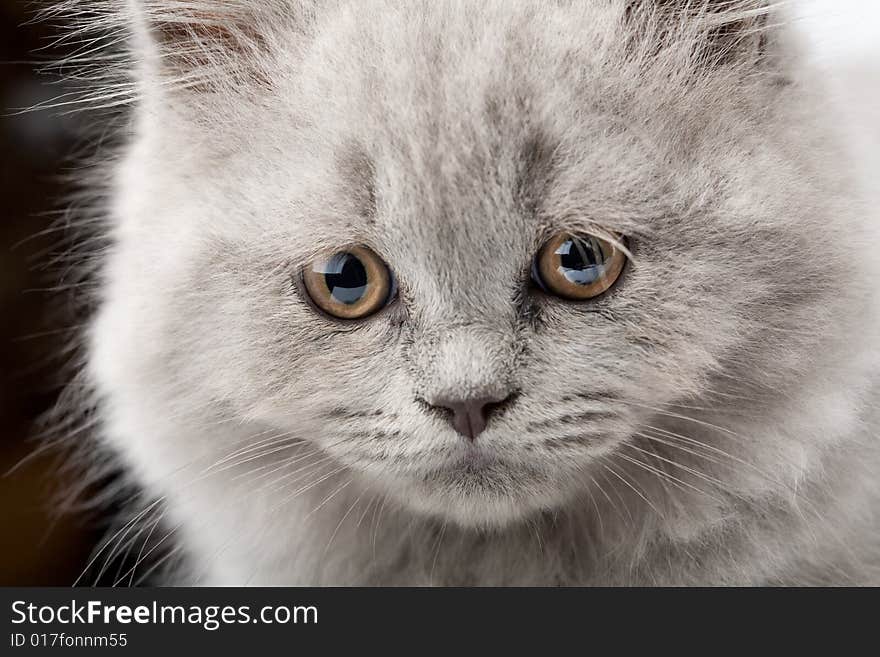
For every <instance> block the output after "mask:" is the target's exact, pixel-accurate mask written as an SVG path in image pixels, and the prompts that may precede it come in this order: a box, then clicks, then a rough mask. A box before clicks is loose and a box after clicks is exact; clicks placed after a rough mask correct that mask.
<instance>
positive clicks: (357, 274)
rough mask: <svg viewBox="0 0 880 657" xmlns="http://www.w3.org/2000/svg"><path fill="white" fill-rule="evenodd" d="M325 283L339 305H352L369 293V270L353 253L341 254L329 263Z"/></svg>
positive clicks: (325, 272)
mask: <svg viewBox="0 0 880 657" xmlns="http://www.w3.org/2000/svg"><path fill="white" fill-rule="evenodd" d="M326 267H327V268H326V270H325V271H324V281H325V282H326V284H327V289H328V290H330V294H331V295H332V296H333V298H334V299H335V300H336V301H338V302H339V303H344V304H347V305H352V304H355V303H357V302H358V301H360V300H361V299H362V298H363V297H364V294H366V292H367V286H368V284H369V281H368V279H367V270H366V268H365V267H364V263H362V262H361V261H360V260H359V259H358V258H357V257H355V256H353V255H352V254H351V253H339V254H337V255H335V256H333V257H332V258H331V259H330V261H329V262H328V263H327V266H326Z"/></svg>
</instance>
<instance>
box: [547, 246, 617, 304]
mask: <svg viewBox="0 0 880 657" xmlns="http://www.w3.org/2000/svg"><path fill="white" fill-rule="evenodd" d="M625 264H626V254H625V253H623V252H622V251H621V250H620V249H619V248H617V247H616V246H615V245H614V244H612V243H611V242H609V241H607V240H603V239H601V238H599V237H595V236H593V235H572V234H569V233H559V234H558V235H555V236H553V237H552V238H551V239H550V240H548V241H547V242H546V243H545V244H544V246H542V247H541V249H540V251H538V255H537V256H535V260H534V263H533V264H532V279H533V280H534V281H535V283H537V284H538V286H540V288H541V289H542V290H544V291H545V292H547V293H549V294H553V295H555V296H558V297H561V298H563V299H568V300H570V301H586V300H587V299H593V298H594V297H597V296H599V295H600V294H602V293H603V292H605V291H606V290H608V288H610V287H611V286H612V285H614V282H615V281H616V280H617V279H618V278H619V277H620V274H621V272H622V271H623V266H624V265H625Z"/></svg>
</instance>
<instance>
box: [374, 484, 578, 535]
mask: <svg viewBox="0 0 880 657" xmlns="http://www.w3.org/2000/svg"><path fill="white" fill-rule="evenodd" d="M493 484H494V485H493ZM390 494H391V497H392V498H394V499H395V500H396V501H397V503H398V504H399V505H400V506H401V507H402V508H404V509H407V510H409V511H411V512H413V513H415V514H417V515H421V516H426V517H429V518H433V519H435V520H439V521H441V522H450V523H454V524H455V525H458V526H459V527H461V528H464V529H479V530H502V529H507V528H510V527H512V526H515V525H519V524H522V523H524V522H526V521H527V520H529V519H530V518H534V517H535V516H537V515H539V514H541V513H545V512H548V511H552V510H554V509H558V508H560V507H562V506H563V505H564V504H565V503H566V501H567V500H568V498H569V496H568V495H566V494H565V493H564V492H563V491H560V490H551V489H549V488H548V487H547V486H546V485H538V484H537V483H536V482H521V483H513V482H512V481H509V480H508V481H506V482H504V484H502V483H501V482H500V481H494V482H492V481H489V480H482V481H475V480H473V479H472V478H470V477H468V476H467V475H461V476H460V477H458V478H454V477H452V476H451V477H449V478H448V480H447V481H446V482H444V483H443V484H438V483H437V482H436V481H435V482H431V483H426V482H419V483H417V484H409V485H405V486H400V487H399V488H398V487H395V488H394V489H392V490H391V491H390Z"/></svg>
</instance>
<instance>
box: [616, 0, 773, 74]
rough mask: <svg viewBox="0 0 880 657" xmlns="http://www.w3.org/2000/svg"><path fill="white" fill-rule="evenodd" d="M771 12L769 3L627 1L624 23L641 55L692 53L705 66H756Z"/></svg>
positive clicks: (762, 52)
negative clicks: (667, 50)
mask: <svg viewBox="0 0 880 657" xmlns="http://www.w3.org/2000/svg"><path fill="white" fill-rule="evenodd" d="M775 4H779V3H775ZM773 9H774V3H773V2H772V1H771V0H626V20H627V22H628V23H629V24H630V26H631V27H632V28H634V34H635V40H636V42H637V44H638V46H640V48H642V49H645V48H647V49H653V50H654V51H655V52H656V51H660V50H662V49H665V48H671V49H674V48H678V49H679V50H680V51H684V49H689V51H690V52H689V54H690V56H691V58H692V60H694V61H696V62H697V63H699V64H702V65H705V66H718V65H725V64H738V63H752V64H757V63H758V62H759V61H761V60H762V59H763V58H764V56H765V55H766V54H767V51H768V42H769V33H770V31H771V28H772V22H771V19H770V15H771V13H772V11H773Z"/></svg>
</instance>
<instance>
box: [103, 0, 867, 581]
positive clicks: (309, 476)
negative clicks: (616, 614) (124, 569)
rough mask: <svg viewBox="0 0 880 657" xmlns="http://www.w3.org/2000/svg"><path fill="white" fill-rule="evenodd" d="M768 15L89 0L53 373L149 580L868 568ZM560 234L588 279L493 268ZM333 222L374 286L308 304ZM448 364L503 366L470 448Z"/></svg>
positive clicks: (511, 577) (832, 255)
mask: <svg viewBox="0 0 880 657" xmlns="http://www.w3.org/2000/svg"><path fill="white" fill-rule="evenodd" d="M100 6H105V5H100ZM767 12H768V8H767V3H764V2H758V1H752V2H743V1H737V2H721V1H714V2H707V3H702V2H690V3H688V2H684V1H683V0H682V1H681V2H649V1H648V0H645V1H644V2H640V1H636V2H624V1H623V0H596V1H591V2H574V1H571V2H564V1H558V2H551V1H550V0H518V1H517V2H501V1H486V2H476V1H474V2H469V1H465V0H462V1H458V2H451V1H450V2H434V1H431V2H428V1H418V0H412V1H409V2H390V1H389V2H384V1H383V2H378V1H377V2H330V1H328V2H315V3H309V2H294V1H293V0H259V1H258V2H252V3H251V2H248V3H245V2H238V1H233V0H229V1H223V2H221V1H219V0H217V1H211V2H208V1H205V2H194V1H193V2H184V1H179V2H178V1H176V0H142V1H137V2H135V1H134V0H133V1H132V2H131V4H130V7H129V9H128V11H126V12H123V13H117V12H114V11H107V12H106V13H104V14H103V16H105V18H103V19H101V20H105V21H106V25H105V27H108V28H109V29H117V28H118V29H120V30H123V31H125V33H126V34H128V38H129V43H130V44H132V45H131V49H132V50H131V55H132V56H131V60H132V61H133V62H135V63H136V67H135V68H134V72H135V78H134V80H135V82H136V84H135V86H134V87H132V89H134V92H133V94H132V95H133V96H134V98H133V102H134V105H135V123H134V126H133V129H132V136H131V139H130V140H129V142H128V143H127V145H126V147H125V149H124V151H123V153H122V154H121V156H120V159H119V162H118V163H117V164H116V165H115V168H114V175H113V179H112V183H111V198H112V202H111V205H110V207H109V209H108V211H109V213H110V216H111V217H112V230H111V237H112V239H113V247H112V249H111V251H110V253H109V256H108V258H107V260H106V262H105V264H104V267H103V277H102V288H101V306H100V312H99V314H98V316H97V318H96V320H95V322H94V324H93V325H92V327H91V332H90V342H89V345H90V347H89V349H90V357H89V365H88V374H89V377H90V380H91V381H92V383H93V385H94V387H95V389H96V390H97V393H98V395H99V396H100V398H101V402H100V408H101V412H102V417H103V421H104V430H103V439H104V440H105V442H106V443H107V444H109V445H111V446H112V447H113V449H115V450H116V451H118V453H119V454H120V457H121V458H122V459H123V461H124V462H125V463H126V464H127V466H128V467H129V468H130V469H131V470H132V472H133V473H134V475H135V476H136V477H137V478H138V479H139V480H140V481H141V482H142V484H143V485H144V486H145V487H146V488H147V490H148V491H150V493H151V494H152V495H154V496H156V497H157V498H160V499H162V500H163V503H164V505H165V506H166V508H167V511H166V513H167V517H168V518H169V519H170V524H171V525H172V526H173V527H175V528H176V529H177V534H178V537H179V540H180V541H181V544H182V545H183V546H184V547H185V549H186V550H187V552H188V553H189V554H190V555H191V563H192V570H191V572H190V573H189V574H188V575H187V577H186V578H183V579H181V581H183V582H186V581H194V582H199V583H212V584H221V583H222V584H478V585H482V584H486V585H489V584H527V585H533V584H564V585H571V584H675V585H678V584H783V583H785V584H819V583H834V584H847V583H859V584H868V583H875V584H878V583H880V536H878V527H880V525H878V523H880V518H878V510H880V506H878V498H880V480H878V478H877V476H876V469H877V465H878V463H880V444H878V441H877V437H876V427H877V423H878V418H877V407H876V398H877V388H876V385H877V363H876V358H877V345H878V336H877V335H876V326H877V323H876V312H877V297H876V293H875V291H874V285H875V281H876V280H877V277H876V275H877V272H876V271H875V269H876V260H877V258H876V256H875V254H876V252H877V251H876V247H877V243H876V234H875V231H876V219H877V217H876V216H875V215H873V214H872V212H873V208H868V207H867V205H866V204H865V203H863V202H861V201H860V200H859V199H860V198H861V194H862V192H861V191H860V190H859V189H858V188H857V185H856V180H857V178H856V174H855V171H854V170H853V168H852V166H851V165H850V164H849V162H850V160H849V157H848V155H847V152H846V149H845V147H844V145H843V144H842V142H841V140H840V138H839V136H838V135H837V130H836V127H835V126H834V125H833V122H832V121H831V120H830V114H829V112H828V110H827V108H826V107H825V103H824V100H823V93H822V89H821V86H820V85H818V84H817V82H816V80H815V79H813V78H811V77H810V75H809V73H808V72H807V71H804V70H801V69H800V68H799V67H798V66H797V65H796V60H797V53H798V48H799V45H798V44H797V42H796V40H795V39H794V38H792V37H790V36H789V35H788V32H787V31H786V30H785V29H782V28H778V27H777V24H778V23H779V22H780V20H781V19H780V15H779V14H776V13H772V12H771V13H769V15H768V13H767ZM783 16H784V14H783ZM169 24H173V26H174V28H173V29H170V28H168V25H169ZM869 210H870V211H869ZM560 230H585V231H590V232H595V231H614V232H618V233H622V234H624V235H626V236H627V238H628V240H629V241H628V244H629V247H630V250H631V256H632V261H631V262H630V264H629V266H628V268H627V270H626V271H625V273H624V277H623V279H622V280H621V281H620V282H619V284H618V285H617V286H616V287H615V288H614V290H613V291H612V292H611V293H610V294H608V295H605V296H603V297H601V298H599V299H597V300H596V301H594V302H589V303H582V304H572V303H569V302H563V301H560V300H557V299H554V298H550V297H548V296H546V295H543V294H541V293H539V292H536V291H534V290H533V289H530V288H529V286H528V271H529V265H530V262H531V259H532V258H533V256H534V254H535V253H536V251H537V250H538V248H539V247H540V245H541V244H542V242H543V241H544V240H545V239H546V238H548V237H549V236H550V235H552V234H553V233H555V232H558V231H560ZM350 243H359V244H365V245H368V246H370V247H371V248H373V249H374V250H375V251H376V252H377V253H378V254H380V255H381V256H382V257H383V258H384V259H385V260H386V261H387V262H388V263H389V265H390V267H391V268H392V269H393V270H394V271H395V273H396V274H397V276H398V279H399V283H400V299H399V301H398V302H397V303H395V304H393V305H392V306H390V307H389V308H387V309H386V310H385V311H383V312H382V313H380V314H378V315H377V316H375V317H373V318H370V319H369V320H367V321H364V322H362V323H359V324H338V323H334V322H333V321H330V320H328V319H326V318H324V317H322V316H320V315H318V314H316V313H315V312H314V311H313V310H312V309H311V307H310V306H309V304H308V303H307V302H306V301H305V300H304V299H303V297H302V293H301V292H300V291H299V290H298V288H297V286H296V284H295V283H294V279H295V274H296V271H297V269H298V267H299V266H301V265H302V264H304V263H306V262H307V261H308V260H309V259H310V258H311V257H313V256H314V255H315V254H316V253H318V252H319V251H321V250H322V249H326V248H334V247H337V248H338V247H342V246H345V245H346V244H350ZM463 390H466V391H470V392H472V393H473V394H480V395H491V396H496V395H500V396H502V397H503V396H504V395H506V394H515V395H516V399H515V401H514V402H513V403H512V404H510V405H509V407H508V408H506V409H505V410H504V412H503V413H502V414H500V415H498V416H497V417H494V418H493V419H492V421H491V423H490V425H489V427H488V429H487V430H486V432H485V433H484V434H482V435H481V436H480V437H479V439H478V440H477V442H476V443H475V448H474V447H471V446H470V445H469V444H466V442H465V441H463V440H462V439H461V437H460V436H458V435H457V434H456V433H455V432H454V431H453V430H452V428H451V427H450V426H449V424H448V423H446V422H445V420H444V419H443V418H442V417H438V416H437V415H436V414H435V413H432V412H430V411H429V410H428V409H426V406H425V404H424V402H423V401H421V400H426V399H427V400H430V399H432V398H438V397H442V396H443V395H445V394H448V393H449V392H450V391H463Z"/></svg>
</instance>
